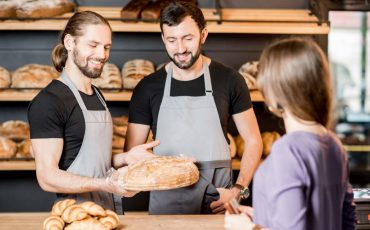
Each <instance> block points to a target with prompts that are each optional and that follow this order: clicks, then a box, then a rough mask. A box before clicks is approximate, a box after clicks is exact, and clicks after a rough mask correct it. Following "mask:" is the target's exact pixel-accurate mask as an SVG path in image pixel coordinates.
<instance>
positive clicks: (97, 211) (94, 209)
mask: <svg viewBox="0 0 370 230" xmlns="http://www.w3.org/2000/svg"><path fill="white" fill-rule="evenodd" d="M79 205H80V207H81V208H83V209H84V210H85V211H86V212H87V213H88V214H89V215H91V216H106V214H105V210H104V208H102V207H101V206H100V205H98V204H96V203H94V202H92V201H85V202H83V203H81V204H79Z"/></svg>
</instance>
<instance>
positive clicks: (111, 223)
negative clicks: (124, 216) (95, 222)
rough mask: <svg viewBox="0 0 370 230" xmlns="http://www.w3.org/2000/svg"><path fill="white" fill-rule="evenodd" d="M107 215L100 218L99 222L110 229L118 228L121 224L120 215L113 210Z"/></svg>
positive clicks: (108, 211) (107, 212) (107, 211)
mask: <svg viewBox="0 0 370 230" xmlns="http://www.w3.org/2000/svg"><path fill="white" fill-rule="evenodd" d="M105 213H106V216H105V217H101V218H99V221H100V222H101V223H102V224H104V226H105V227H107V228H108V229H115V228H117V227H118V225H119V223H120V220H119V217H118V215H117V214H116V213H115V212H113V211H111V210H106V211H105Z"/></svg>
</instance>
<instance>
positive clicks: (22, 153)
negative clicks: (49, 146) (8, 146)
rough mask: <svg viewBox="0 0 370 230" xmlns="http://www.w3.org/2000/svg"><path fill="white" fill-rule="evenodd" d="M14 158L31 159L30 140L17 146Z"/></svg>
mask: <svg viewBox="0 0 370 230" xmlns="http://www.w3.org/2000/svg"><path fill="white" fill-rule="evenodd" d="M15 157H16V158H33V157H34V154H33V150H32V146H31V140H30V139H26V140H24V141H22V142H21V143H19V144H18V148H17V154H16V155H15Z"/></svg>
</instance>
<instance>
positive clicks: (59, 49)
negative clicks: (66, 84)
mask: <svg viewBox="0 0 370 230" xmlns="http://www.w3.org/2000/svg"><path fill="white" fill-rule="evenodd" d="M87 25H107V26H108V27H109V28H110V30H111V31H112V28H111V27H110V25H109V22H108V21H107V20H106V19H105V18H104V17H103V16H101V15H100V14H98V13H95V12H92V11H81V12H77V13H75V14H74V15H73V16H72V17H71V18H70V19H69V20H68V22H67V25H66V27H65V29H64V31H62V32H61V34H60V40H59V44H57V45H56V46H55V47H54V49H53V51H52V54H51V58H52V61H53V64H54V66H55V69H56V70H57V71H59V72H62V70H63V67H64V66H65V64H66V61H67V58H68V51H67V49H66V48H65V46H64V37H65V36H66V35H67V34H70V35H72V36H74V37H75V36H82V35H83V34H84V28H85V27H86V26H87ZM97 36H99V35H97Z"/></svg>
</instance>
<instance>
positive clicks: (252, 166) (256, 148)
mask: <svg viewBox="0 0 370 230" xmlns="http://www.w3.org/2000/svg"><path fill="white" fill-rule="evenodd" d="M261 156H262V143H261V142H259V141H255V142H252V141H248V142H246V143H245V148H244V152H243V157H242V159H241V162H240V171H239V176H238V179H237V181H236V183H237V184H240V185H243V186H248V185H249V183H250V182H251V180H252V178H253V175H254V172H255V171H256V168H257V166H258V164H259V162H260V159H261Z"/></svg>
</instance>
